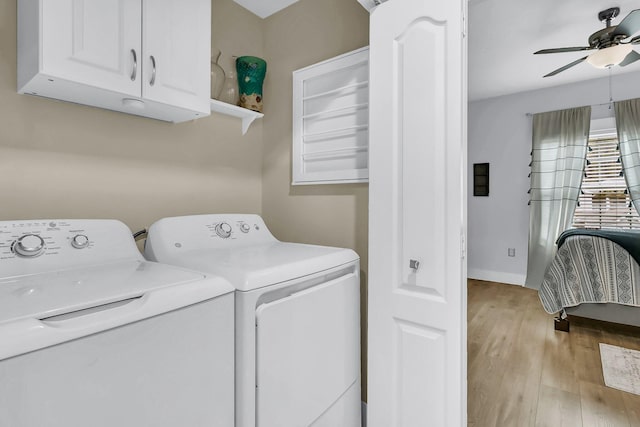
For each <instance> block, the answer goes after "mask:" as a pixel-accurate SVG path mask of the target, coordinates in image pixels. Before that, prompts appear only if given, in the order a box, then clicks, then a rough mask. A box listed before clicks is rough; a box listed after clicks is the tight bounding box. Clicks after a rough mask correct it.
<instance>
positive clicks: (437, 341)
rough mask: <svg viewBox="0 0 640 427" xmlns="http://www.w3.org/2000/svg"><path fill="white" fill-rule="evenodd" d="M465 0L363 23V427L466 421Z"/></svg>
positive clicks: (410, 5) (390, 0)
mask: <svg viewBox="0 0 640 427" xmlns="http://www.w3.org/2000/svg"><path fill="white" fill-rule="evenodd" d="M464 3H465V2H462V3H457V2H431V1H427V0H387V1H386V2H384V3H382V4H381V5H380V6H378V7H377V8H376V9H375V10H374V11H373V12H372V15H371V25H370V31H371V33H370V42H371V44H370V52H371V57H370V58H371V59H370V60H371V66H370V70H371V71H370V73H371V76H370V85H371V86H370V87H371V95H370V97H371V103H370V104H371V107H370V108H371V117H370V120H369V122H370V129H371V135H370V186H369V191H370V196H369V197H370V209H369V212H370V219H369V221H370V227H369V248H370V249H369V250H370V254H369V256H370V262H369V314H368V315H369V351H368V355H369V379H368V384H369V386H368V387H369V389H368V393H369V394H368V396H369V402H368V424H369V425H370V426H372V427H405V426H406V427H410V426H424V425H433V426H447V427H448V426H462V425H464V424H466V416H465V413H466V396H465V393H466V386H465V381H466V329H465V328H466V280H465V277H466V267H465V261H464V253H463V245H462V240H463V237H464V234H465V222H466V219H465V218H466V217H465V200H466V199H465V197H466V195H465V194H466V189H465V185H466V179H465V178H464V176H465V173H466V163H465V162H466V160H465V159H466V156H465V153H466V132H465V127H466V123H465V120H466V117H465V110H466V83H465V69H464V67H465V66H466V65H465V64H466V59H465V55H466V50H465V42H464V39H463V30H464V28H463V19H462V14H463V11H464V7H465V6H464Z"/></svg>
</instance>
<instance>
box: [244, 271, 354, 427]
mask: <svg viewBox="0 0 640 427" xmlns="http://www.w3.org/2000/svg"><path fill="white" fill-rule="evenodd" d="M256 325H257V331H256V333H257V349H256V358H257V359H256V365H257V366H256V380H257V388H256V425H257V426H259V427H301V426H309V425H311V424H312V423H315V424H314V425H331V423H329V424H327V423H328V422H329V418H332V419H333V417H339V419H340V422H339V423H338V424H335V423H333V425H341V426H345V427H352V426H353V427H355V426H359V425H360V390H359V387H360V385H359V383H360V382H359V377H360V283H359V279H358V276H357V274H355V273H350V274H347V275H345V276H342V277H339V278H337V279H335V280H332V281H329V282H326V283H323V284H321V285H318V286H315V287H313V288H310V289H305V290H304V291H301V292H298V293H295V294H293V295H291V296H289V297H286V298H283V299H280V300H276V301H273V302H270V303H267V304H262V305H260V306H259V307H258V309H257V311H256ZM350 389H351V390H350ZM347 391H349V393H347ZM354 391H355V392H354ZM345 399H347V400H349V402H346V401H344V400H345ZM338 412H339V414H337V413H338ZM325 418H326V419H325ZM325 421H326V422H325Z"/></svg>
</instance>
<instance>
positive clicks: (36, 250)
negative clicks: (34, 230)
mask: <svg viewBox="0 0 640 427" xmlns="http://www.w3.org/2000/svg"><path fill="white" fill-rule="evenodd" d="M13 251H14V252H15V253H16V255H18V256H21V257H25V258H34V257H37V256H38V255H41V254H42V253H43V252H44V240H43V239H42V237H40V236H38V235H37V234H25V235H23V236H20V238H19V239H18V240H16V241H15V242H14V244H13Z"/></svg>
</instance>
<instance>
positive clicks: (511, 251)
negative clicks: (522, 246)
mask: <svg viewBox="0 0 640 427" xmlns="http://www.w3.org/2000/svg"><path fill="white" fill-rule="evenodd" d="M507 255H509V256H511V257H513V256H516V248H509V249H507Z"/></svg>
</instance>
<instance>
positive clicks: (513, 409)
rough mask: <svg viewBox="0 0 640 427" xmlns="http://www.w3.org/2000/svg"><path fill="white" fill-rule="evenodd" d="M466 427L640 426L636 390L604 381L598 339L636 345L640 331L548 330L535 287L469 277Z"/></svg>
mask: <svg viewBox="0 0 640 427" xmlns="http://www.w3.org/2000/svg"><path fill="white" fill-rule="evenodd" d="M468 283H469V286H468V289H469V291H468V292H469V293H468V295H469V297H468V335H467V336H468V420H469V423H468V425H469V426H470V427H471V426H472V427H494V426H496V427H524V426H553V427H560V426H585V427H587V426H588V427H591V426H640V396H636V395H634V394H630V393H626V392H623V391H619V390H616V389H613V388H609V387H606V386H605V385H604V380H603V378H602V367H601V365H600V351H599V343H601V342H602V343H607V344H612V345H617V346H620V347H626V348H631V349H634V350H640V329H633V328H626V329H625V328H616V327H613V326H612V325H611V324H606V323H598V322H585V323H583V322H577V321H575V320H574V321H572V322H571V332H569V333H566V332H558V331H555V330H554V329H553V318H552V316H551V315H549V314H547V313H545V311H544V310H543V309H542V305H541V304H540V301H539V299H538V293H537V292H536V291H533V290H531V289H526V288H523V287H520V286H512V285H505V284H499V283H492V282H483V281H477V280H469V282H468Z"/></svg>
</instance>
